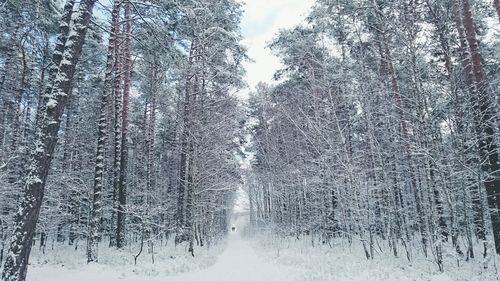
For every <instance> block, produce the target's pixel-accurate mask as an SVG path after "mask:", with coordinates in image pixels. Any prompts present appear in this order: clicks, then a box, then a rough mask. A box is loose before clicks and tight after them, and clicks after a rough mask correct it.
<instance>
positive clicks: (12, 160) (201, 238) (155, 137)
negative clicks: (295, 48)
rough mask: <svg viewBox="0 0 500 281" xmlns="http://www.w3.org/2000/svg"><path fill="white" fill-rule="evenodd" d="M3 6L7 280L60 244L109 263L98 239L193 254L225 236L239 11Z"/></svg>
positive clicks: (163, 4) (233, 182)
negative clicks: (40, 251) (170, 243)
mask: <svg viewBox="0 0 500 281" xmlns="http://www.w3.org/2000/svg"><path fill="white" fill-rule="evenodd" d="M2 2H3V3H2V5H1V9H2V10H1V14H2V15H1V16H0V18H1V22H0V24H1V29H2V38H1V53H0V56H1V58H0V61H1V63H2V68H1V74H0V75H1V76H0V81H1V82H0V83H1V84H0V89H1V95H0V97H1V113H0V125H1V126H0V138H1V143H0V144H1V147H0V151H1V155H0V157H1V161H2V162H1V163H2V166H1V168H2V170H1V175H0V180H1V186H2V189H1V196H0V206H1V209H2V210H1V217H0V223H1V231H0V238H1V242H0V243H1V246H0V247H1V249H0V251H1V253H0V262H4V267H3V268H4V270H3V280H24V278H25V274H26V265H27V262H28V257H29V254H30V247H31V246H30V245H32V244H37V245H38V246H39V247H42V248H43V247H46V244H47V243H48V241H50V240H53V239H55V240H56V242H57V243H69V244H71V245H75V247H77V244H78V243H80V244H81V245H80V247H87V256H88V261H89V262H91V261H95V262H97V261H98V251H97V244H98V243H106V244H109V246H110V247H116V248H122V247H124V245H125V244H127V243H141V244H145V245H144V247H149V248H150V250H151V251H153V247H154V244H155V243H157V241H160V240H162V239H168V237H170V236H172V235H173V236H175V242H176V243H183V242H187V243H189V244H190V247H189V251H191V253H192V254H193V255H194V254H195V253H194V250H193V244H194V243H197V244H199V245H203V244H206V243H211V242H212V240H213V239H218V238H220V237H222V235H223V233H224V232H225V231H226V228H227V227H226V223H227V222H226V220H227V218H226V217H227V215H228V212H229V211H230V206H231V204H232V200H233V196H232V194H233V191H234V189H235V187H236V186H237V185H238V183H239V181H240V179H239V177H238V167H239V165H238V162H237V160H236V158H235V157H234V155H235V154H236V153H238V149H239V141H238V139H239V131H238V129H239V127H240V126H241V124H240V122H241V121H240V119H241V118H240V117H239V116H241V115H242V114H240V113H239V111H240V110H239V108H238V106H237V105H238V100H237V99H235V98H234V97H232V95H231V93H232V92H234V91H235V90H237V89H239V88H240V87H241V86H242V85H243V83H242V74H243V71H242V68H241V61H242V59H244V58H245V50H244V48H243V47H242V46H241V45H240V44H239V41H240V37H241V36H240V35H239V30H238V26H239V20H240V16H241V8H240V4H237V3H236V2H234V1H226V0H223V1H222V0H221V1H181V3H174V2H170V1H146V2H132V1H121V0H116V1H114V4H113V6H112V11H106V10H103V7H99V6H98V4H99V2H97V4H96V1H95V0H83V1H80V2H79V3H75V2H76V1H72V0H68V1H66V3H65V5H64V6H63V7H59V5H58V3H56V2H55V1H31V0H30V1H7V2H5V1H2ZM94 6H95V7H94ZM99 8H101V9H99ZM93 10H95V11H100V13H101V14H105V13H108V12H110V14H111V17H107V16H103V15H100V14H99V13H98V12H94V14H93V13H92V12H93ZM18 202H20V203H18ZM19 204H20V205H19ZM18 205H19V206H20V207H19V208H18ZM14 214H15V215H14ZM37 221H38V222H37ZM35 225H36V228H35ZM12 232H14V235H13V237H12V239H11V233H12ZM85 245H86V246H85ZM141 247H142V245H141Z"/></svg>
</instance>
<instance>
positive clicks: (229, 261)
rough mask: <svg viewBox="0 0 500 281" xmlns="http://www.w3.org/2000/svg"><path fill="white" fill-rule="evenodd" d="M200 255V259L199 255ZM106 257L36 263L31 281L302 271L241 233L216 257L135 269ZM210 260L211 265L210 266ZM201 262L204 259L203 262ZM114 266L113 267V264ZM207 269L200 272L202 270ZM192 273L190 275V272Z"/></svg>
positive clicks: (271, 277) (261, 278) (219, 279)
mask: <svg viewBox="0 0 500 281" xmlns="http://www.w3.org/2000/svg"><path fill="white" fill-rule="evenodd" d="M199 255H201V256H199ZM108 258H111V257H106V258H105V260H106V261H105V262H103V263H104V264H103V265H100V264H99V265H96V264H93V265H86V264H81V263H80V262H71V261H69V262H62V261H61V263H59V264H57V265H54V264H49V263H47V264H40V260H39V259H38V260H36V261H35V262H34V264H33V265H32V266H31V267H30V268H29V273H28V280H29V281H46V280H51V281H63V280H64V281H66V280H75V281H80V280H82V281H83V280H106V281H115V280H117V281H118V280H120V281H143V280H151V281H157V280H158V281H159V280H162V281H201V280H204V281H226V280H227V281H230V280H231V281H232V280H239V281H282V280H290V281H292V280H294V277H295V276H297V275H298V273H299V271H298V270H296V269H295V268H293V267H290V266H285V265H278V264H275V263H273V262H272V261H271V262H270V261H266V260H263V259H262V258H261V257H260V256H259V255H257V253H256V252H255V250H254V249H253V248H252V247H251V246H250V243H249V242H248V241H245V240H243V239H241V238H240V236H239V235H238V234H231V235H230V237H229V239H228V241H227V245H226V247H225V251H223V252H222V254H220V256H219V257H218V258H217V257H215V256H210V254H208V253H207V252H205V253H201V254H198V255H197V257H196V258H195V259H192V258H191V257H189V256H185V257H183V258H176V259H170V260H167V261H166V262H161V263H157V264H155V265H154V266H152V265H149V266H144V265H139V266H135V267H134V266H132V265H127V264H126V262H129V261H127V260H126V259H125V261H124V262H120V260H122V258H123V257H119V256H118V257H116V258H115V262H112V260H109V259H108ZM207 259H208V260H211V261H212V265H211V266H210V262H209V261H207ZM200 260H205V261H204V262H201V263H200ZM110 263H111V265H110ZM204 266H205V267H206V268H205V269H200V268H202V267H204ZM187 271H190V272H187Z"/></svg>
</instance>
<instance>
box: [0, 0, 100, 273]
mask: <svg viewBox="0 0 500 281" xmlns="http://www.w3.org/2000/svg"><path fill="white" fill-rule="evenodd" d="M95 2H96V0H83V1H81V2H80V6H79V9H78V11H77V12H76V16H75V17H74V18H73V21H72V24H71V26H70V29H71V32H69V33H68V36H67V41H66V45H65V47H64V51H63V52H62V55H61V60H60V63H59V67H58V71H57V74H56V75H55V79H54V80H53V83H52V88H51V89H50V90H47V91H46V92H45V94H44V97H43V99H42V101H44V104H42V106H41V108H40V112H39V118H40V119H39V122H38V124H37V126H36V133H35V142H34V143H35V147H34V148H33V150H32V151H31V156H30V160H29V165H28V171H27V176H26V179H25V182H24V191H23V195H22V197H21V202H20V206H19V211H18V213H17V214H16V216H15V227H14V229H15V230H14V234H13V236H12V240H11V243H10V247H9V253H8V255H7V259H6V261H5V265H4V269H3V272H2V279H3V280H5V281H24V280H25V279H26V272H27V265H28V259H29V256H30V252H31V247H32V244H33V243H32V242H33V237H34V235H35V228H36V223H37V221H38V217H39V214H40V209H41V204H42V200H43V195H44V189H45V184H46V181H47V175H48V172H49V169H50V164H51V161H52V158H53V153H54V149H55V146H56V144H57V134H58V131H59V127H60V124H61V116H62V113H63V111H64V108H65V106H66V102H67V97H68V93H69V91H70V89H71V83H72V81H73V76H74V74H75V69H76V65H77V63H78V60H79V58H80V54H81V51H82V46H83V43H84V41H85V34H86V32H87V28H88V25H89V23H90V18H91V15H92V10H93V7H94V4H95ZM61 24H64V20H62V22H61ZM60 35H63V34H60ZM69 43H71V44H69ZM54 63H57V61H54Z"/></svg>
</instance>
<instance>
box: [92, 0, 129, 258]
mask: <svg viewBox="0 0 500 281" xmlns="http://www.w3.org/2000/svg"><path fill="white" fill-rule="evenodd" d="M120 5H121V0H115V1H114V4H113V11H112V15H111V34H110V36H109V40H108V51H107V59H106V73H105V77H104V88H103V93H102V98H101V107H100V114H99V119H98V124H97V128H98V130H97V150H96V163H95V173H94V189H93V196H92V209H91V215H90V221H89V235H88V241H87V262H97V261H98V252H97V245H98V244H97V243H98V240H99V239H100V237H101V234H100V233H99V228H100V223H99V222H100V219H101V217H100V216H101V207H102V202H101V200H102V194H101V193H102V192H103V187H104V168H105V157H106V144H107V137H108V132H107V127H108V118H109V117H111V116H108V115H109V110H108V109H109V104H110V103H111V93H112V87H113V70H114V67H115V49H116V48H117V38H116V32H117V30H118V20H119V14H120Z"/></svg>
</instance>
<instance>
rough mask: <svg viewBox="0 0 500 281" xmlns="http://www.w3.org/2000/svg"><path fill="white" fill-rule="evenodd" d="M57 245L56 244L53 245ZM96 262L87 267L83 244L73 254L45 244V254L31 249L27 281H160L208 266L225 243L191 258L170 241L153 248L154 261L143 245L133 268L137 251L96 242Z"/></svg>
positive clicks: (67, 248) (199, 250)
mask: <svg viewBox="0 0 500 281" xmlns="http://www.w3.org/2000/svg"><path fill="white" fill-rule="evenodd" d="M56 244H57V243H56ZM100 244H101V245H100V248H99V263H97V264H96V263H94V264H87V261H86V254H85V245H84V244H83V245H80V246H79V249H78V250H76V251H75V249H74V246H67V245H65V246H60V245H58V246H55V247H54V249H51V247H50V245H47V249H46V250H45V254H44V253H42V252H41V251H40V249H39V248H38V247H34V248H33V253H32V255H31V258H30V265H29V267H28V278H27V279H28V281H46V280H51V281H63V280H64V281H66V280H75V281H80V280H82V281H83V280H96V281H98V280H106V281H114V280H125V281H137V280H164V278H165V277H166V276H170V275H176V274H182V273H184V272H190V271H196V270H200V269H203V268H207V267H210V266H212V265H213V264H214V263H215V262H216V260H217V257H218V256H219V255H220V254H221V253H222V252H223V251H224V249H225V245H226V244H225V243H219V244H216V245H213V246H211V247H210V248H207V247H203V248H195V255H196V256H195V257H194V258H193V257H191V255H190V254H189V253H188V252H187V249H186V248H185V245H181V246H179V247H177V248H175V247H174V243H173V241H169V242H168V244H167V245H166V246H165V245H164V246H163V247H159V246H158V245H155V249H154V252H155V254H154V258H155V263H154V264H153V263H152V255H151V254H150V253H148V250H147V245H146V244H145V245H144V249H143V252H142V254H141V255H140V256H139V258H138V259H137V265H134V255H137V253H138V252H139V249H138V248H137V246H136V247H132V248H130V247H128V248H126V249H123V250H115V249H110V248H108V247H107V243H106V242H103V243H100Z"/></svg>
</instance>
